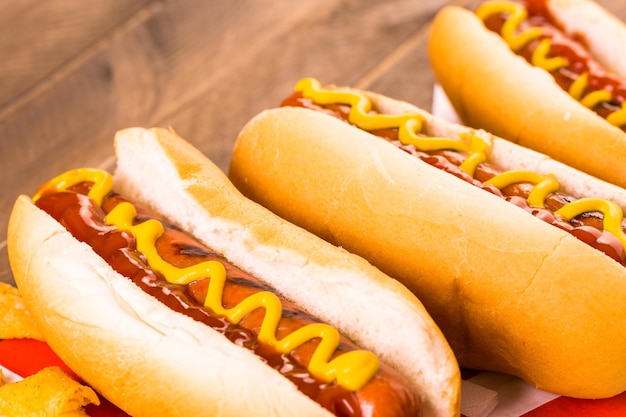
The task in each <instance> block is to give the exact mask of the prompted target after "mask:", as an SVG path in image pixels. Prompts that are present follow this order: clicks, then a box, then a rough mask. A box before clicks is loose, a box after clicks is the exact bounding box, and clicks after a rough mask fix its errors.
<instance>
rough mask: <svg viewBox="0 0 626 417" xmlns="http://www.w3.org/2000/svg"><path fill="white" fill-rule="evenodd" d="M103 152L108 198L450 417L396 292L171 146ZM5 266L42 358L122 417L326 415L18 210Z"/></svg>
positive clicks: (451, 407) (127, 135) (420, 332)
mask: <svg viewBox="0 0 626 417" xmlns="http://www.w3.org/2000/svg"><path fill="white" fill-rule="evenodd" d="M116 152H117V157H118V166H117V171H116V175H115V186H114V188H115V189H116V190H118V191H120V192H121V193H123V194H126V195H132V196H134V198H135V199H136V201H139V202H141V203H143V204H147V205H148V206H152V207H153V208H155V209H157V210H158V211H159V212H160V213H162V214H164V215H166V216H167V217H169V218H170V219H171V220H173V221H174V222H175V223H176V224H178V225H179V226H181V227H184V228H185V229H187V230H190V231H192V232H193V233H194V234H195V235H196V237H198V238H199V239H200V240H201V241H203V242H205V243H206V244H207V245H209V246H210V247H211V248H213V249H214V250H216V251H217V252H218V253H222V254H224V255H225V256H226V257H227V258H228V259H229V260H230V261H231V262H233V263H234V264H236V265H238V266H240V267H241V268H243V269H245V270H247V271H249V272H251V273H252V274H254V275H256V276H257V277H259V278H261V279H262V280H264V281H265V282H267V283H269V284H270V285H272V286H274V287H275V288H276V289H278V291H279V292H281V293H282V294H283V295H285V296H286V297H287V298H289V299H291V300H294V301H295V302H296V303H298V304H299V305H300V306H302V307H303V308H304V309H305V310H307V311H309V312H310V313H312V314H314V315H317V316H318V317H320V318H322V319H323V320H326V321H327V322H329V323H331V324H333V325H334V326H336V327H337V328H338V329H339V330H340V331H342V332H343V333H344V334H346V335H347V336H348V337H350V338H352V339H353V340H355V341H356V342H357V343H359V344H360V345H361V346H362V347H364V348H367V349H371V350H373V351H375V352H376V353H377V354H379V356H380V357H381V358H382V359H383V360H384V361H386V362H387V363H389V364H390V365H391V366H393V367H394V368H396V369H398V370H399V371H400V372H401V373H403V374H404V375H405V376H407V377H408V378H409V379H410V381H411V383H412V384H413V385H414V388H415V389H416V392H419V393H422V394H423V398H422V400H423V401H424V404H423V406H424V415H425V416H451V415H452V416H454V415H458V414H459V411H458V410H459V385H460V378H459V369H458V365H457V364H456V361H455V359H454V357H453V355H452V353H451V350H450V348H449V346H448V345H447V343H446V341H445V340H444V339H443V337H442V334H441V332H440V331H439V329H438V328H437V327H436V326H435V324H434V323H433V322H432V319H431V318H430V316H428V314H427V313H426V312H425V310H424V308H423V306H422V305H421V304H420V302H419V301H418V300H417V299H416V298H415V297H414V296H413V294H411V293H410V292H409V291H408V290H407V289H406V288H404V287H403V286H401V285H400V284H398V283H397V282H395V281H394V280H392V279H390V278H389V277H387V276H386V275H384V274H382V273H381V272H380V271H378V270H377V269H375V268H373V267H372V266H371V265H370V264H369V263H367V262H366V261H364V260H363V259H361V258H359V257H357V256H355V255H352V254H350V253H348V252H347V251H345V250H342V249H339V248H336V247H334V246H332V245H330V244H327V243H326V242H323V241H322V240H321V239H318V238H317V237H315V236H313V235H312V234H310V233H308V232H305V231H304V230H302V229H300V228H298V227H296V226H294V225H292V224H289V223H287V222H285V221H283V220H282V219H280V218H278V217H276V216H274V215H272V214H271V213H270V212H269V211H267V210H266V209H264V208H262V207H260V206H258V205H257V204H255V203H252V202H251V201H250V200H247V199H246V198H244V197H243V196H242V195H241V194H240V193H239V192H238V191H236V190H235V188H234V187H233V186H232V185H231V184H230V182H229V181H228V179H227V177H226V176H225V175H224V174H223V173H222V172H221V171H220V170H219V168H217V167H216V166H215V165H213V164H211V163H210V162H209V161H208V160H207V159H206V158H205V157H204V156H203V155H201V154H200V153H199V152H198V151H197V150H195V149H194V148H193V147H191V145H189V144H188V143H187V142H185V141H183V140H182V139H180V138H179V137H177V136H176V135H175V134H174V133H173V132H170V131H167V130H162V129H153V130H144V129H139V128H136V129H128V130H123V131H121V132H119V133H118V134H117V136H116ZM9 256H10V261H11V266H12V268H13V271H14V274H15V280H16V282H17V284H18V286H19V288H20V291H21V293H22V294H23V297H24V300H25V303H26V304H27V306H28V308H29V309H30V311H31V312H32V314H33V317H34V318H35V320H36V321H37V323H38V325H39V326H40V328H41V331H42V333H43V334H44V336H45V338H46V340H47V341H48V343H49V344H50V346H51V347H52V348H53V349H54V351H55V352H57V353H58V355H59V356H60V357H61V358H62V359H63V360H64V361H65V362H66V363H67V364H68V365H69V366H70V367H71V368H72V369H73V370H74V371H75V372H76V373H77V374H78V375H80V376H81V377H82V378H84V379H85V380H86V381H87V382H88V383H89V384H91V385H92V386H93V387H94V388H95V389H96V390H98V391H99V392H101V393H102V394H103V395H105V396H106V397H107V398H109V399H110V400H111V401H112V402H114V403H115V404H117V405H118V406H119V407H121V408H122V409H124V410H126V411H127V412H129V413H130V414H131V415H133V416H152V417H154V416H177V415H180V416H183V415H185V416H189V415H192V416H205V415H206V416H214V415H218V414H219V415H220V416H241V415H264V416H265V415H267V416H291V415H293V416H302V415H307V416H309V415H310V416H314V415H315V416H324V415H329V413H328V412H327V411H325V410H323V409H322V408H321V407H320V406H319V405H317V404H316V403H314V402H312V401H311V400H310V399H309V398H308V397H306V396H304V395H303V394H301V393H300V392H299V391H297V389H296V387H295V386H294V385H292V384H291V383H290V382H288V380H287V379H285V378H283V377H282V376H280V374H278V373H277V372H275V371H274V370H273V369H271V368H269V367H267V366H266V365H265V364H264V362H263V361H262V360H261V359H259V358H258V357H256V356H255V355H254V354H253V353H251V352H249V351H247V350H245V349H242V348H240V347H238V346H235V345H234V344H232V343H230V342H229V341H227V339H226V338H224V337H223V336H222V335H221V334H218V333H217V332H215V331H213V330H212V329H210V328H209V327H207V326H204V325H203V324H200V323H198V322H195V321H193V320H192V319H189V318H187V317H185V316H182V315H180V314H178V313H175V312H173V311H171V310H170V309H168V308H167V307H165V306H164V305H162V304H160V303H159V302H157V301H156V300H154V299H152V298H151V297H150V296H148V295H146V294H145V293H143V292H142V291H141V290H139V289H138V288H136V287H135V286H134V285H133V284H132V283H131V282H130V281H129V280H128V279H126V278H124V277H122V276H120V275H118V274H117V273H116V272H114V271H113V270H112V269H111V267H110V266H109V265H108V264H106V263H105V262H104V261H103V260H102V259H101V258H99V257H98V256H96V255H95V253H94V252H93V251H92V250H91V248H89V247H88V246H87V245H86V244H84V243H80V242H78V241H77V240H75V239H74V238H73V237H72V236H70V234H69V233H68V232H67V231H66V230H65V229H64V228H63V226H61V225H60V224H58V223H57V222H56V221H55V220H53V219H52V218H51V217H50V216H48V215H47V214H46V213H45V212H43V211H41V210H39V209H38V208H37V207H36V206H34V205H33V204H32V203H31V201H30V200H29V199H28V198H27V197H24V196H22V197H20V198H19V199H18V201H17V202H16V204H15V207H14V210H13V212H12V215H11V218H10V223H9ZM399 328H402V330H403V331H402V332H398V329H399Z"/></svg>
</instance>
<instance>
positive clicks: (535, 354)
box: [229, 108, 626, 398]
mask: <svg viewBox="0 0 626 417" xmlns="http://www.w3.org/2000/svg"><path fill="white" fill-rule="evenodd" d="M229 174H230V178H231V180H232V181H233V183H234V184H235V185H236V186H237V187H238V188H239V189H240V190H242V192H243V193H244V194H245V195H247V196H248V197H250V198H252V199H253V200H256V201H258V202H260V203H261V204H263V205H265V206H266V207H268V208H270V209H272V210H273V211H274V212H276V213H277V214H279V215H281V216H282V217H284V218H286V219H287V220H289V221H292V222H294V223H296V224H298V225H301V226H303V227H305V228H307V229H309V230H311V231H313V232H314V233H316V234H318V235H319V236H321V237H323V238H325V239H327V240H329V241H331V242H332V243H335V244H337V245H341V246H343V247H345V248H346V249H348V250H350V251H352V252H354V253H357V254H359V255H361V256H363V257H365V258H366V259H368V260H369V261H371V262H372V263H373V264H374V265H375V266H377V267H379V268H380V269H382V270H383V271H385V272H387V273H388V274H389V275H390V276H393V277H395V278H397V279H398V280H400V281H401V282H402V283H404V284H405V285H406V286H407V287H408V288H409V289H411V290H412V291H413V292H415V294H417V295H418V296H419V297H420V299H421V300H422V302H423V303H424V305H425V306H426V308H427V310H428V311H429V312H430V313H431V315H432V316H433V318H434V319H435V321H436V322H437V323H438V324H439V326H440V328H441V329H442V330H443V332H444V334H445V336H446V337H447V339H448V341H449V342H450V344H451V345H452V347H453V349H454V350H455V353H456V354H457V358H458V360H459V362H460V364H461V365H462V366H467V367H476V368H480V369H490V370H496V371H503V372H508V373H512V374H515V375H518V376H520V377H522V378H524V379H525V380H527V381H528V382H530V383H532V384H534V385H536V386H538V387H540V388H543V389H546V390H550V391H554V392H557V393H560V394H564V395H570V396H575V397H586V398H597V397H608V396H612V395H615V394H617V393H619V392H622V391H623V390H624V389H626V377H624V375H626V340H623V338H620V335H621V332H619V331H617V332H616V329H621V328H623V327H624V326H625V325H626V305H625V303H624V300H625V299H626V284H625V279H626V272H625V271H624V268H623V267H622V266H621V265H619V264H618V263H616V262H614V261H613V260H611V259H609V258H608V257H606V256H605V255H604V254H602V253H600V252H599V251H596V250H593V249H591V248H589V247H588V246H586V245H585V244H583V243H582V242H580V241H578V240H577V239H575V238H573V237H572V236H571V235H569V234H567V233H565V232H562V231H560V230H558V229H557V228H554V227H552V226H550V225H548V224H546V223H543V222H541V221H539V220H537V219H535V218H534V217H532V216H528V214H527V213H525V212H524V211H522V210H519V209H518V208H517V207H514V206H513V205H511V204H508V203H506V202H505V201H503V200H502V199H500V198H497V197H495V196H493V195H491V194H489V193H485V192H484V191H482V190H479V189H478V188H476V187H473V186H471V185H469V184H467V183H465V182H463V181H459V180H458V179H456V178H454V177H453V176H451V175H448V174H445V173H443V172H441V171H439V170H437V169H436V168H433V167H431V166H429V165H427V164H425V163H423V162H421V161H419V160H417V159H415V158H412V157H410V156H409V155H407V154H405V153H404V152H401V151H399V150H398V149H397V148H395V147H394V146H392V145H390V144H388V143H386V142H384V141H381V140H379V139H378V138H375V137H373V136H372V135H370V134H368V133H365V132H362V131H360V130H358V129H355V128H353V127H351V126H349V125H348V124H345V123H343V122H340V121H338V120H336V119H334V118H332V117H329V116H327V115H324V114H321V113H317V112H313V111H310V110H306V109H300V108H281V109H274V110H269V111H265V112H263V113H261V114H260V115H258V116H257V117H255V118H254V119H253V120H252V121H250V122H249V123H248V124H247V125H246V126H245V127H244V129H243V130H242V132H241V134H240V136H239V138H238V140H237V143H236V146H235V149H234V155H233V160H232V163H231V167H230V173H229Z"/></svg>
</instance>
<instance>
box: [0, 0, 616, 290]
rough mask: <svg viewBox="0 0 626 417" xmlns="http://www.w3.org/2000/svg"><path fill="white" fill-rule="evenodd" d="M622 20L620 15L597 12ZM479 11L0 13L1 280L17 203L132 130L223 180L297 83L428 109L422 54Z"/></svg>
mask: <svg viewBox="0 0 626 417" xmlns="http://www.w3.org/2000/svg"><path fill="white" fill-rule="evenodd" d="M599 2H600V3H601V4H603V5H604V6H605V7H607V8H608V9H609V10H611V11H612V12H614V13H615V14H616V15H618V16H619V17H621V18H622V19H625V18H626V3H624V2H622V1H618V0H602V1H599ZM446 4H457V5H461V6H465V7H473V6H475V5H476V4H477V1H475V0H465V1H463V0H457V1H450V0H387V1H383V0H344V1H342V0H298V1H291V0H274V1H261V0H227V1H224V0H135V1H129V0H100V1H98V0H94V1H89V2H84V1H82V0H47V1H39V0H20V1H2V2H0V57H2V59H1V60H0V132H1V134H2V137H1V138H0V167H1V168H0V187H1V189H2V193H1V194H0V281H3V282H13V278H12V275H11V271H10V268H9V264H8V259H7V254H6V230H7V221H8V217H9V213H10V211H11V207H12V204H13V202H14V201H15V198H16V197H17V196H18V195H19V194H22V193H24V194H29V195H32V194H33V193H34V191H35V190H36V188H37V187H38V185H39V184H41V183H42V182H45V181H47V180H48V179H49V178H51V177H53V176H55V175H57V174H59V173H60V172H62V171H65V170H67V169H70V168H75V167H79V166H95V167H102V168H108V169H110V168H112V167H113V165H114V159H113V147H112V144H113V143H112V138H113V135H114V133H115V131H117V130H119V129H121V128H125V127H129V126H143V127H151V126H163V127H173V128H174V129H175V130H176V131H177V132H178V133H179V134H180V135H182V136H183V137H185V138H186V139H188V140H189V141H191V142H192V143H193V144H195V145H196V146H197V147H198V148H199V149H200V150H202V151H203V152H204V153H206V154H207V155H208V156H209V157H210V158H211V159H212V160H213V161H215V162H216V163H217V164H218V165H219V166H220V167H221V168H222V169H224V170H226V169H227V167H228V164H229V160H230V155H231V148H232V146H233V144H234V141H235V138H236V135H237V132H238V131H239V129H240V128H241V127H242V126H243V124H244V123H245V122H246V121H247V120H248V119H250V118H251V117H252V116H254V115H255V114H256V113H258V112H259V111H261V110H262V109H264V108H267V107H273V106H276V105H277V104H279V103H280V101H281V99H282V98H284V97H285V96H286V95H288V94H289V93H290V92H291V91H292V89H293V86H294V84H295V82H296V81H297V80H298V79H300V78H302V77H307V76H312V77H316V78H318V79H319V80H320V81H322V82H323V83H334V84H340V85H351V86H355V87H361V88H368V89H371V90H373V91H377V92H380V93H383V94H387V95H390V96H392V97H396V98H400V99H404V100H407V101H411V102H413V103H415V104H417V105H419V106H421V107H424V108H426V109H430V103H431V100H432V87H433V83H434V78H433V75H432V73H431V70H430V68H429V64H428V59H427V52H426V42H427V38H428V32H429V27H430V22H431V20H432V18H433V17H434V15H435V14H436V12H437V11H438V10H439V9H440V8H441V7H443V6H444V5H446Z"/></svg>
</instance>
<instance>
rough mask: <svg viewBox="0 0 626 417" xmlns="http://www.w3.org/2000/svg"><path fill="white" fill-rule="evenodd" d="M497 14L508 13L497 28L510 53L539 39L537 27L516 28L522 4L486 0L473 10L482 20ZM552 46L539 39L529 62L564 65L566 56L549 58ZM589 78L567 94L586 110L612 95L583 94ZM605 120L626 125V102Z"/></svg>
mask: <svg viewBox="0 0 626 417" xmlns="http://www.w3.org/2000/svg"><path fill="white" fill-rule="evenodd" d="M498 14H508V17H506V19H505V22H504V24H503V26H502V29H501V31H500V36H502V38H503V39H504V41H505V42H506V43H507V44H508V46H509V48H510V49H511V50H512V51H513V52H519V51H520V50H521V49H522V48H524V47H525V46H526V45H527V44H528V43H530V42H532V41H535V40H538V39H540V38H541V36H542V30H541V28H539V27H530V28H528V29H526V30H524V31H519V26H520V25H521V24H522V22H523V21H525V20H526V19H527V18H528V13H527V11H526V8H525V7H524V6H523V5H521V4H518V3H514V2H509V1H499V0H494V1H488V2H486V3H484V4H482V5H481V6H480V7H478V9H476V15H477V16H478V18H480V19H481V20H483V21H484V20H486V19H487V18H489V17H491V16H494V15H498ZM551 46H552V40H551V39H549V38H545V39H541V40H540V41H539V45H538V46H537V48H536V49H535V50H534V51H533V54H532V56H531V64H532V65H534V66H536V67H538V68H542V69H544V70H546V71H548V72H554V71H557V70H559V69H561V68H564V67H567V66H568V65H569V62H568V61H567V59H566V58H564V57H562V56H555V57H548V55H549V53H550V48H551ZM588 79H589V74H588V73H587V72H584V73H582V74H581V75H580V76H579V77H578V78H577V79H576V80H574V82H573V83H572V85H571V86H570V88H569V90H568V94H569V95H570V96H571V97H573V98H574V99H575V100H577V101H579V102H580V103H581V104H582V105H583V106H585V107H587V108H589V109H593V108H594V107H595V106H597V105H598V104H600V103H602V102H610V101H611V100H612V98H613V95H612V93H611V91H609V90H607V89H602V90H595V91H591V92H589V93H588V94H586V95H585V94H584V92H585V90H586V89H587V87H588V86H589V83H588ZM606 120H607V121H608V122H609V123H610V124H612V125H613V126H616V127H622V126H625V125H626V105H625V104H623V103H622V108H621V109H620V110H616V111H614V112H612V113H611V114H609V115H608V116H607V118H606Z"/></svg>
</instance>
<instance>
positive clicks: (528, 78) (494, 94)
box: [429, 6, 626, 187]
mask: <svg viewBox="0 0 626 417" xmlns="http://www.w3.org/2000/svg"><path fill="white" fill-rule="evenodd" d="M429 56H430V61H431V64H432V68H433V71H434V73H435V75H436V77H437V80H438V82H439V83H440V84H441V86H442V87H443V89H444V91H445V92H446V94H447V95H448V97H449V98H450V101H451V103H452V105H453V106H454V108H455V109H456V111H457V112H458V114H459V116H460V117H461V119H462V120H463V121H464V122H465V123H466V124H468V125H470V126H472V127H477V128H484V129H486V130H488V131H490V132H492V133H493V134H495V135H497V136H500V137H502V138H505V139H507V140H510V141H513V142H516V143H519V144H520V145H522V146H525V147H529V148H532V149H535V150H537V151H539V152H541V153H544V154H546V155H548V156H550V157H551V158H554V159H556V160H559V161H561V162H563V163H565V164H567V165H571V166H572V167H574V168H577V169H579V170H581V171H584V172H587V173H589V174H591V175H593V176H595V177H598V178H600V179H603V180H605V181H607V182H610V183H614V184H616V185H618V186H620V187H626V170H624V169H622V166H623V156H624V155H626V134H624V132H622V131H621V130H620V129H618V128H616V127H614V126H612V125H610V124H609V123H608V122H607V121H606V120H604V119H603V118H601V117H600V116H598V115H596V114H595V113H593V112H592V111H591V110H589V109H587V108H585V107H583V106H582V105H580V104H579V103H578V102H577V101H576V100H575V99H573V98H572V97H570V96H569V95H568V94H567V92H565V91H563V90H562V89H561V88H560V87H559V86H558V85H557V84H556V83H555V82H554V81H553V79H552V77H551V76H550V74H548V73H547V72H545V71H544V70H542V69H539V68H535V67H532V66H531V65H529V64H527V63H526V61H525V60H524V59H523V58H522V57H519V56H516V55H515V54H513V53H512V52H510V50H509V47H508V46H507V44H506V43H505V42H504V41H503V40H502V39H501V38H500V36H498V35H497V34H495V33H492V32H489V31H488V30H486V29H485V27H484V25H483V24H482V22H481V21H480V19H478V17H477V16H476V15H475V14H474V13H472V12H471V11H468V10H465V9H462V8H460V7H456V6H448V7H445V8H443V9H442V10H441V11H440V12H439V13H438V14H437V16H436V18H435V20H434V22H433V26H432V30H431V34H430V41H429Z"/></svg>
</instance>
